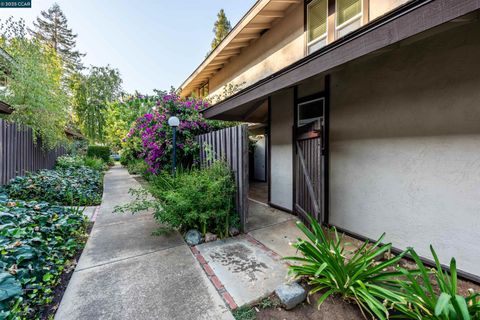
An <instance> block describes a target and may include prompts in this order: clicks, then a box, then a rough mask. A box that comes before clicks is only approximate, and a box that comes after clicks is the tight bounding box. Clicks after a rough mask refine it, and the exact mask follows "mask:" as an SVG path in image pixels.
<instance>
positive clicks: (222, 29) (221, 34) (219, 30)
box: [210, 9, 232, 52]
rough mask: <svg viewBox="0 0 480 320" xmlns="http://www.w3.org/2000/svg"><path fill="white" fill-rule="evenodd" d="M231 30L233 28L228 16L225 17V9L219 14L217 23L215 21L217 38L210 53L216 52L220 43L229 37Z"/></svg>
mask: <svg viewBox="0 0 480 320" xmlns="http://www.w3.org/2000/svg"><path fill="white" fill-rule="evenodd" d="M231 30H232V26H231V24H230V21H229V20H228V19H227V16H226V15H225V11H224V10H223V9H220V11H219V12H218V14H217V21H215V24H214V26H213V33H214V34H215V37H214V38H213V40H212V44H211V51H210V52H212V51H213V50H215V48H216V47H217V46H218V45H219V44H220V42H222V40H223V39H224V38H225V37H226V36H227V35H228V33H229V32H230V31H231Z"/></svg>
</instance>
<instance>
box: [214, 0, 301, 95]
mask: <svg viewBox="0 0 480 320" xmlns="http://www.w3.org/2000/svg"><path fill="white" fill-rule="evenodd" d="M304 56H305V36H304V30H303V4H300V5H297V6H296V7H295V8H293V9H292V10H291V11H290V12H289V13H288V14H287V15H286V16H285V17H284V18H283V19H282V20H280V21H278V22H277V23H276V24H275V25H274V26H273V27H272V28H271V29H270V30H268V31H267V32H266V33H265V34H264V35H262V36H261V37H260V38H259V39H257V40H255V41H254V42H252V44H251V45H250V46H249V47H246V48H244V49H243V50H242V52H241V54H240V55H238V56H236V57H234V58H232V60H231V61H230V62H229V63H228V64H227V65H226V66H225V67H224V68H223V69H221V70H220V71H219V72H218V73H217V74H216V75H214V76H213V78H212V79H210V81H209V89H210V96H214V95H217V94H219V93H221V92H222V88H223V86H224V85H226V84H228V83H232V84H233V85H235V84H242V83H244V82H245V84H244V87H245V86H249V85H251V84H253V83H255V82H257V81H258V80H261V79H263V78H265V77H267V76H268V75H271V74H272V73H274V72H276V71H279V70H280V69H282V68H284V67H286V66H288V65H290V64H292V63H293V62H295V61H297V60H299V59H301V58H302V57H304Z"/></svg>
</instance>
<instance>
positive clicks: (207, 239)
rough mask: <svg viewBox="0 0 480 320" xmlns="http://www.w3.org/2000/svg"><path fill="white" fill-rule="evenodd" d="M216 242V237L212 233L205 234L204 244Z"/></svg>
mask: <svg viewBox="0 0 480 320" xmlns="http://www.w3.org/2000/svg"><path fill="white" fill-rule="evenodd" d="M215 240H217V235H216V234H214V233H210V232H207V233H206V234H205V242H211V241H215Z"/></svg>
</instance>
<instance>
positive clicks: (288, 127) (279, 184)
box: [270, 89, 294, 210]
mask: <svg viewBox="0 0 480 320" xmlns="http://www.w3.org/2000/svg"><path fill="white" fill-rule="evenodd" d="M293 109H294V108H293V90H292V89H288V90H285V91H283V92H281V93H278V94H276V95H273V96H272V97H271V117H272V118H271V120H272V122H271V127H270V134H271V137H270V143H271V146H270V151H271V160H270V161H271V162H270V163H271V181H270V188H271V190H270V192H271V199H270V202H271V203H272V204H275V205H277V206H280V207H283V208H285V209H288V210H292V197H293V193H292V192H293V185H292V183H293V181H292V179H293V164H292V161H293V160H292V156H293V154H292V152H293V151H292V150H293V149H292V126H293Z"/></svg>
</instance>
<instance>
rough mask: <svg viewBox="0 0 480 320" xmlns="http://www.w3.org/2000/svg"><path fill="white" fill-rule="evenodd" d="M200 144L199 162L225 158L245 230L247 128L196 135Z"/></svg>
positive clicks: (207, 163) (206, 164) (246, 216)
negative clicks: (230, 171) (231, 176)
mask: <svg viewBox="0 0 480 320" xmlns="http://www.w3.org/2000/svg"><path fill="white" fill-rule="evenodd" d="M196 140H197V142H198V143H199V144H200V164H201V166H203V167H204V166H209V165H211V164H212V163H213V161H215V160H221V159H223V160H225V161H226V163H227V164H228V166H229V167H230V169H231V170H232V172H233V174H234V176H235V184H236V197H235V202H236V209H237V212H238V214H239V216H240V224H241V227H242V229H243V231H246V230H245V226H246V223H247V218H248V181H249V178H248V128H247V125H240V126H236V127H231V128H226V129H221V130H218V131H213V132H210V133H206V134H202V135H199V136H197V137H196Z"/></svg>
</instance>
